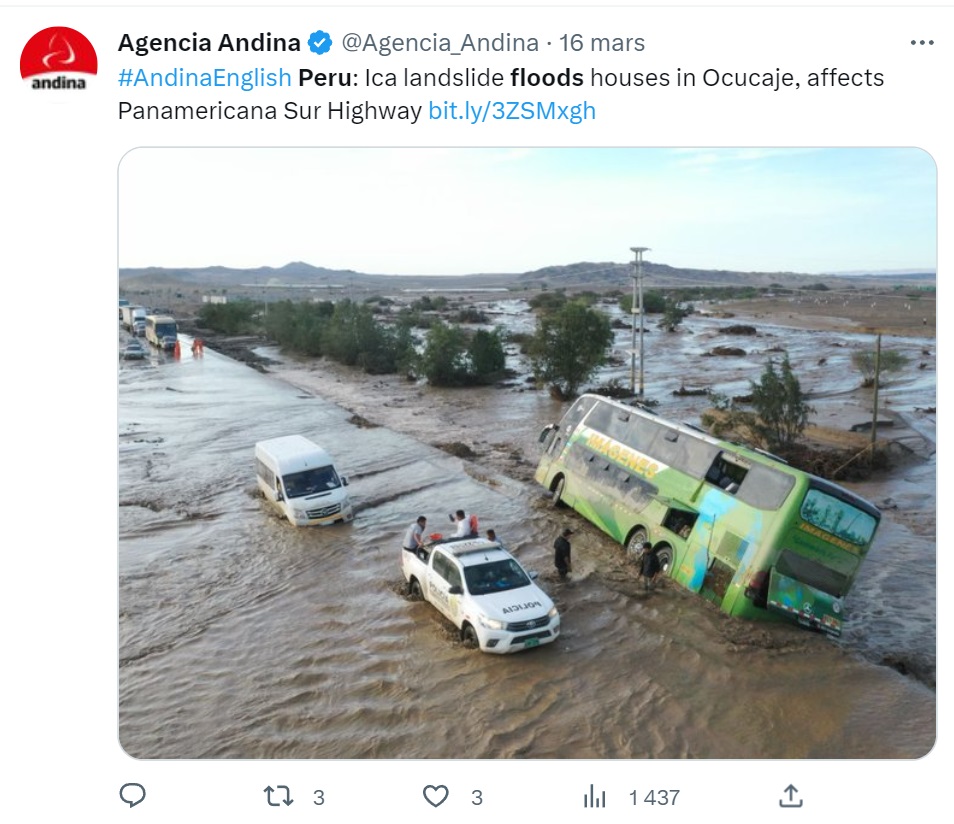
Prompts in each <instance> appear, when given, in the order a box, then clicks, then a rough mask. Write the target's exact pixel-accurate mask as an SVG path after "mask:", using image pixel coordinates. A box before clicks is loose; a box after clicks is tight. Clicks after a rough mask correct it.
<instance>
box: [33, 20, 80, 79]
mask: <svg viewBox="0 0 954 824" xmlns="http://www.w3.org/2000/svg"><path fill="white" fill-rule="evenodd" d="M97 65H98V63H97V60H96V50H95V49H94V48H93V44H92V43H90V42H89V40H87V39H86V36H85V35H83V34H80V33H79V32H78V31H76V29H68V28H66V27H65V26H53V27H51V28H49V29H43V31H38V32H37V33H36V34H34V35H33V37H31V38H30V39H29V40H28V41H27V44H26V45H25V46H24V47H23V52H22V54H21V55H20V76H21V77H23V78H24V79H25V78H27V77H33V76H34V75H38V74H63V73H64V72H81V73H83V74H96V68H97Z"/></svg>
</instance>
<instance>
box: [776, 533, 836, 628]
mask: <svg viewBox="0 0 954 824" xmlns="http://www.w3.org/2000/svg"><path fill="white" fill-rule="evenodd" d="M844 584H845V581H844V580H843V576H841V575H840V574H839V573H837V572H836V571H835V570H832V569H830V568H828V567H825V566H822V565H821V564H819V563H816V562H815V561H812V560H809V559H808V558H805V557H804V556H803V555H799V554H798V553H797V552H793V551H791V550H788V549H784V550H782V552H781V554H780V555H779V557H778V561H777V562H776V564H775V566H774V567H772V570H771V574H770V575H769V588H768V603H767V606H768V609H769V611H770V612H777V613H780V614H782V615H785V616H787V617H788V618H790V619H793V620H795V621H797V622H798V623H799V624H801V625H802V626H806V627H810V628H812V629H817V630H821V631H822V632H827V633H828V634H829V635H841V622H842V619H841V611H842V603H841V593H842V591H843V588H844Z"/></svg>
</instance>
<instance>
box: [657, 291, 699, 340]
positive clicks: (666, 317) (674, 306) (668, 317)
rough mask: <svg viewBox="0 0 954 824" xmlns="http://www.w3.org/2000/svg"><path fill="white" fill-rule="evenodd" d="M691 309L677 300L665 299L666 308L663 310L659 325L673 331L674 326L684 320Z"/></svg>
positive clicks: (674, 329)
mask: <svg viewBox="0 0 954 824" xmlns="http://www.w3.org/2000/svg"><path fill="white" fill-rule="evenodd" d="M690 311H691V308H690V307H683V306H682V304H680V303H679V301H678V300H673V299H671V298H667V299H666V308H665V309H664V310H663V316H662V320H661V321H659V325H660V327H662V328H663V329H665V330H666V331H667V332H675V331H676V327H677V326H679V324H680V323H682V322H683V320H685V318H686V317H687V316H688V315H689V313H690Z"/></svg>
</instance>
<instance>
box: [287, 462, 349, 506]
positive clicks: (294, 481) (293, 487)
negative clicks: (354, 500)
mask: <svg viewBox="0 0 954 824" xmlns="http://www.w3.org/2000/svg"><path fill="white" fill-rule="evenodd" d="M282 480H283V481H284V482H285V494H286V495H287V496H288V497H289V498H301V497H302V496H303V495H316V494H318V493H319V492H327V491H328V490H330V489H337V488H338V487H339V486H341V481H340V480H338V473H337V472H335V468H334V467H333V466H321V467H318V468H317V469H306V470H305V471H304V472H293V473H292V474H291V475H285V477H284V478H283V479H282Z"/></svg>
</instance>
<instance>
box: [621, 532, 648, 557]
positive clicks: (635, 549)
mask: <svg viewBox="0 0 954 824" xmlns="http://www.w3.org/2000/svg"><path fill="white" fill-rule="evenodd" d="M648 540H649V534H648V533H647V532H646V530H645V529H643V527H641V526H639V527H636V529H634V530H633V531H632V533H631V534H630V536H629V540H628V541H627V542H626V555H627V556H628V557H630V558H632V559H633V560H636V559H637V558H638V557H639V556H640V555H642V554H643V544H645V543H646V542H647V541H648Z"/></svg>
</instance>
